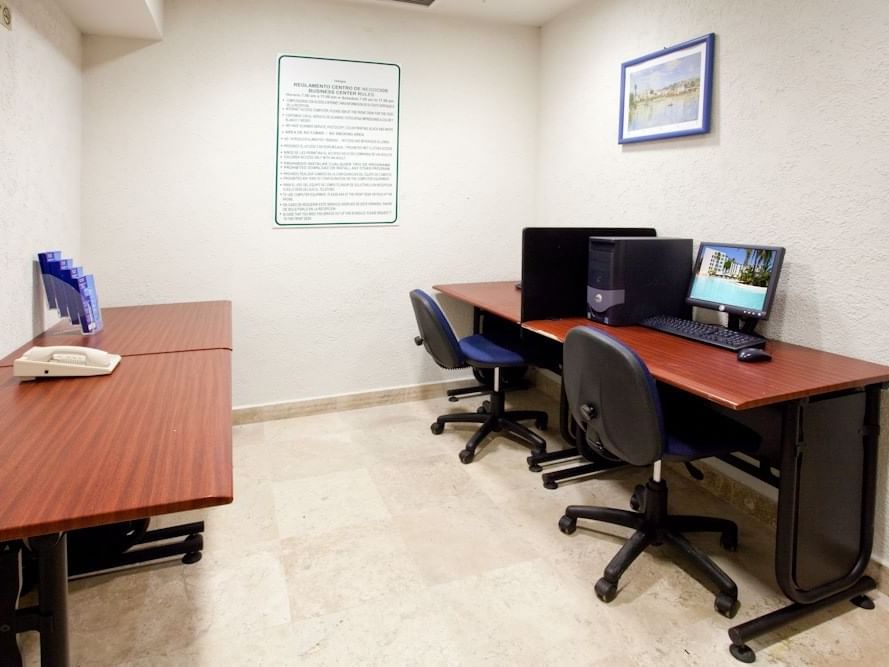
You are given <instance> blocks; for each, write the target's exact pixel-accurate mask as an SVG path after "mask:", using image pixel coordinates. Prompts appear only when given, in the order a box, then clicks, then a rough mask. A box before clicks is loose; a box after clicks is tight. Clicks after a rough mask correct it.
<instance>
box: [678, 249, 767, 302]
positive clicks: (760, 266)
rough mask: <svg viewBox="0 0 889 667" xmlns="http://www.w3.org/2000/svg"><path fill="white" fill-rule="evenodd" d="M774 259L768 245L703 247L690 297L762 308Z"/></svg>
mask: <svg viewBox="0 0 889 667" xmlns="http://www.w3.org/2000/svg"><path fill="white" fill-rule="evenodd" d="M775 258H776V251H775V250H771V249H768V248H736V247H732V246H710V245H708V246H705V247H704V248H703V249H702V252H701V263H700V265H699V266H698V267H697V271H696V272H695V275H694V278H693V280H692V286H691V291H690V293H689V297H691V298H692V299H700V300H701V301H709V302H711V303H718V304H725V305H727V306H736V307H738V308H743V309H745V310H754V311H762V310H763V307H764V306H765V301H766V294H767V292H768V289H769V283H770V282H771V279H772V272H773V271H774V269H775Z"/></svg>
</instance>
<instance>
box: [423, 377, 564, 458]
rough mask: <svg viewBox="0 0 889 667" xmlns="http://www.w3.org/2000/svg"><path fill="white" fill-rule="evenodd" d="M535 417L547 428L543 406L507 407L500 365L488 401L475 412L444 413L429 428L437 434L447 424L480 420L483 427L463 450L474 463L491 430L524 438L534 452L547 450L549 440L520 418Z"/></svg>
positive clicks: (461, 452) (474, 434)
mask: <svg viewBox="0 0 889 667" xmlns="http://www.w3.org/2000/svg"><path fill="white" fill-rule="evenodd" d="M532 419H533V420H534V425H535V426H536V427H537V428H539V429H540V430H546V427H547V420H548V417H547V414H546V412H543V411H541V410H507V409H506V395H505V392H504V391H503V389H502V388H501V387H500V369H499V368H495V369H494V387H493V390H492V391H491V397H490V398H489V399H488V400H487V401H485V404H484V405H482V406H481V407H480V408H479V409H478V410H477V411H476V412H460V413H457V414H448V415H441V416H440V417H439V418H438V419H436V420H435V421H434V422H432V425H431V426H430V429H431V430H432V432H433V433H434V434H435V435H439V434H441V433H442V432H443V431H444V427H445V424H467V423H468V424H481V427H480V428H479V429H478V430H477V431H476V432H475V433H473V435H472V437H471V438H470V439H469V441H468V442H467V443H466V447H464V448H463V449H462V450H461V451H460V461H461V462H462V463H471V462H472V460H473V459H474V458H475V451H476V449H477V448H478V446H479V445H480V444H481V443H482V441H483V440H484V439H485V438H486V437H487V436H488V435H490V434H491V433H495V432H500V431H506V432H508V433H511V434H512V435H514V436H515V437H517V438H518V439H520V440H522V441H524V442H525V443H526V444H528V445H530V446H531V447H532V448H533V454H532V455H539V454H542V453H544V452H545V451H546V441H545V440H544V439H543V438H541V437H540V436H539V435H537V434H536V433H534V431H532V430H531V429H529V428H527V427H526V426H523V425H522V424H519V422H520V421H525V420H532Z"/></svg>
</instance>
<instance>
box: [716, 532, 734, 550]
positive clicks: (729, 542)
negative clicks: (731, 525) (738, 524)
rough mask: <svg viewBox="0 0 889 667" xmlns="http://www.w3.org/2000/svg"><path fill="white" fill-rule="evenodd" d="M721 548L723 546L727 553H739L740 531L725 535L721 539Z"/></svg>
mask: <svg viewBox="0 0 889 667" xmlns="http://www.w3.org/2000/svg"><path fill="white" fill-rule="evenodd" d="M719 546H721V547H722V548H723V549H725V550H726V551H737V550H738V531H736V530H735V531H731V532H727V533H723V534H722V535H720V537H719Z"/></svg>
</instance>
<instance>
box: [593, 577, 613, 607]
mask: <svg viewBox="0 0 889 667" xmlns="http://www.w3.org/2000/svg"><path fill="white" fill-rule="evenodd" d="M596 597H597V598H599V599H600V600H602V602H605V603H608V602H611V601H612V600H613V599H614V598H616V597H617V584H612V583H611V582H610V581H608V580H607V579H606V578H605V577H602V578H601V579H599V581H597V582H596Z"/></svg>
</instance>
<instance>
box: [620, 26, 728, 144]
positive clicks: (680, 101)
mask: <svg viewBox="0 0 889 667" xmlns="http://www.w3.org/2000/svg"><path fill="white" fill-rule="evenodd" d="M715 38H716V35H715V34H714V33H712V32H711V33H710V34H708V35H704V36H703V37H698V38H697V39H692V40H689V41H687V42H683V43H682V44H677V45H676V46H670V47H668V48H665V49H663V50H661V51H657V52H655V53H649V54H648V55H645V56H642V57H640V58H636V59H634V60H629V61H627V62H625V63H623V64H622V65H621V68H620V127H619V129H618V135H617V143H619V144H629V143H633V142H637V141H651V140H653V139H668V138H671V137H684V136H687V135H690V134H705V133H707V132H709V131H710V98H711V90H712V78H713V43H714V41H715Z"/></svg>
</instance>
